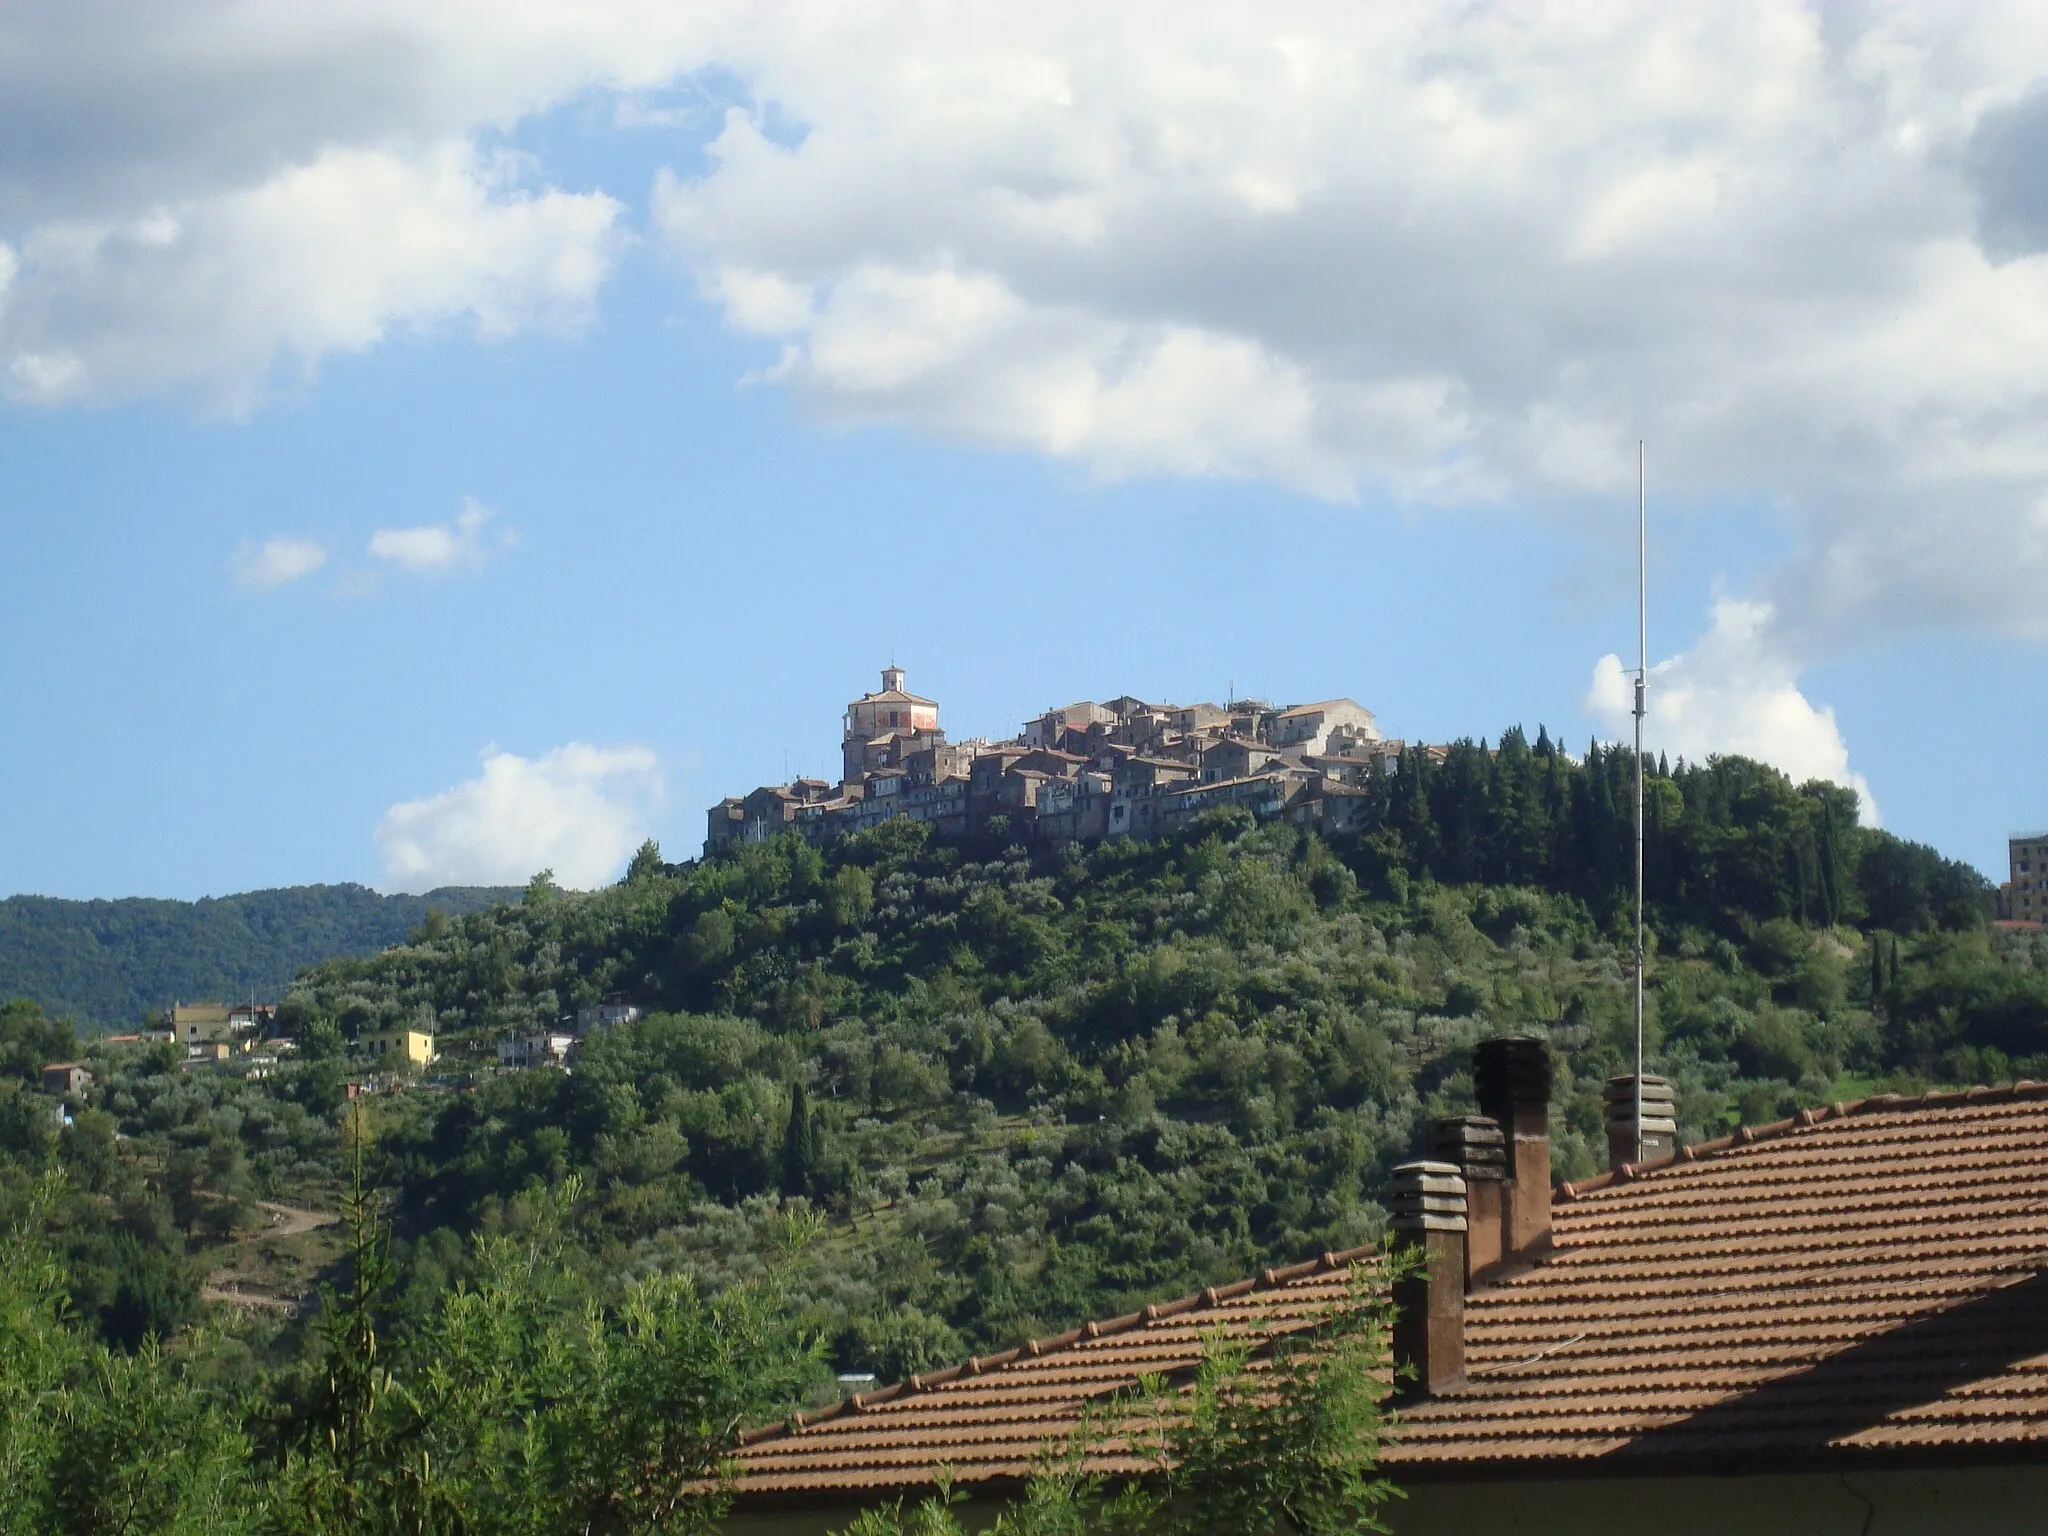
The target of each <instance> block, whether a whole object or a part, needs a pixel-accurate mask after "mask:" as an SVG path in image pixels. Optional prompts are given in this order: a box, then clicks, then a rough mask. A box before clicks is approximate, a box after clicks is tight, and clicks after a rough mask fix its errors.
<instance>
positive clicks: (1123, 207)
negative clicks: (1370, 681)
mask: <svg viewBox="0 0 2048 1536" xmlns="http://www.w3.org/2000/svg"><path fill="white" fill-rule="evenodd" d="M709 78H716V79H719V80H722V81H723V80H737V81H739V82H741V83H742V88H743V89H744V91H745V92H746V93H747V94H748V98H749V99H748V103H747V106H746V108H745V109H744V110H739V111H735V112H733V113H731V114H730V115H729V116H728V117H727V118H726V119H725V121H724V123H723V125H722V127H720V129H719V131H718V132H717V135H716V138H715V140H714V141H713V142H712V144H711V145H710V147H709V157H708V160H706V161H705V162H704V168H703V170H702V173H701V174H693V175H691V176H688V177H678V176H675V175H665V176H664V177H662V178H661V179H660V181H659V182H658V184H657V187H656V189H655V192H654V196H653V203H652V215H653V219H654V222H655V224H656V225H657V227H658V229H659V231H660V232H661V235H662V237H663V238H664V240H665V241H666V243H667V245H668V247H669V249H670V250H671V251H672V252H673V253H674V254H675V256H676V258H677V259H678V260H679V261H680V262H681V263H682V264H683V265H684V266H685V267H686V268H687V269H688V271H689V273H690V275H691V278H692V280H693V281H694V282H695V283H696V284H697V286H698V290H699V291H700V292H702V293H703V294H705V295H706V296H707V297H708V298H710V299H711V301H712V302H714V303H717V304H719V305H721V306H722V307H723V309H724V312H725V314H726V315H727V317H728V319H729V321H730V323H731V324H732V325H733V326H734V327H735V328H737V329H739V330H742V331H745V332H747V333H749V334H754V335H760V336H764V337H772V338H775V339H776V340H777V341H778V343H779V344H780V360H779V361H778V362H777V363H776V364H775V366H774V367H773V368H772V369H771V370H769V371H768V373H767V376H768V377H772V378H774V379H777V380H779V381H781V382H782V383H783V384H784V385H785V386H786V387H788V388H790V389H791V390H793V391H795V392H796V393H797V394H799V395H800V396H801V397H802V398H803V399H804V400H805V401H806V402H808V403H809V404H810V405H811V407H812V408H813V409H815V410H816V411H817V412H818V413H819V414H820V415H821V416H823V417H825V418H827V419H830V420H837V421H851V422H860V421H889V422H896V423H901V424H904V425H907V426H909V427H912V428H915V429H921V430H924V431H928V432H931V433H935V434H941V435H945V436H949V437H953V438H958V439H962V440H966V441H970V442H975V443H983V444H990V445H995V446H1001V447H1021V448H1025V449H1029V450H1031V451H1034V452H1038V453H1043V454H1048V455H1053V456H1056V457H1060V458H1063V459H1067V460H1070V461H1073V462H1075V463H1078V464H1082V465H1085V466H1087V467H1088V468H1089V469H1091V470H1092V471H1094V472H1096V473H1099V474H1102V475H1106V476H1116V475H1134V474H1146V475H1153V474H1175V475H1183V474H1184V475H1222V476H1237V477H1255V478H1264V479H1269V480H1273V481H1277V482H1280V483H1283V484H1288V485H1292V486H1297V487H1300V488H1302V489H1304V490H1307V491H1309V492H1311V493H1313V494H1317V495H1321V496H1326V497H1330V498H1332V499H1337V500H1342V499H1345V498H1348V497H1351V496H1356V495H1366V496H1373V495H1380V494H1385V495H1390V496H1392V497H1394V498H1397V499H1399V500H1401V501H1403V502H1406V503H1408V504H1411V505H1420V504H1430V503H1475V502H1479V503H1489V502H1500V503H1512V504H1514V505H1516V506H1517V507H1523V506H1527V507H1533V508H1536V509H1538V510H1543V511H1546V512H1547V513H1548V514H1549V515H1552V516H1555V517H1560V518H1567V519H1573V520H1584V519H1588V518H1600V517H1606V516H1609V515H1613V514H1619V513H1621V511H1622V509H1623V508H1624V507H1625V505H1626V501H1627V493H1628V485H1627V478H1628V460H1629V458H1630V456H1631V455H1630V453H1629V451H1628V450H1629V448H1630V447H1631V446H1632V444H1633V442H1634V441H1635V439H1636V438H1637V437H1639V436H1640V437H1647V438H1648V439H1649V440H1650V443H1651V446H1652V455H1653V457H1652V463H1653V466H1654V469H1655V474H1656V479H1655V480H1654V481H1653V486H1654V490H1655V492H1656V494H1657V496H1658V498H1659V499H1660V501H1662V502H1663V503H1664V504H1665V505H1667V506H1675V505H1679V504H1695V505H1697V504H1702V503H1708V502H1711V501H1712V500H1714V499H1716V498H1737V499H1743V500H1752V499H1756V498H1765V499H1769V500H1771V501H1772V502H1774V503H1775V504H1776V505H1778V506H1779V507H1781V508H1782V509H1783V512H1784V516H1785V517H1786V519H1787V520H1788V522H1789V524H1790V526H1791V528H1792V531H1793V533H1794V536H1795V543H1796V546H1797V547H1796V553H1795V554H1794V555H1793V556H1792V557H1791V558H1790V560H1789V561H1788V562H1787V563H1786V564H1785V565H1784V567H1783V568H1782V569H1781V570H1779V571H1778V572H1777V573H1776V574H1775V575H1774V576H1773V577H1771V578H1770V579H1769V580H1768V581H1766V582H1765V583H1763V585H1762V587H1761V589H1760V591H1759V593H1758V594H1757V595H1758V597H1759V598H1760V599H1761V600H1763V601H1765V602H1767V603H1769V604H1770V606H1771V609H1772V613H1773V618H1772V620H1771V625H1772V627H1773V630H1774V633H1775V636H1776V638H1775V639H1774V641H1773V643H1774V644H1775V645H1777V646H1778V647H1779V648H1780V649H1781V650H1782V651H1783V652H1784V653H1785V654H1788V655H1792V654H1797V655H1800V656H1802V657H1806V656H1813V655H1818V654H1823V653H1825V652H1827V651H1828V650H1830V649H1833V648H1839V647H1843V646H1849V645H1855V644H1858V643H1861V642H1862V641H1864V640H1865V639H1867V638H1868V637H1869V636H1870V635H1871V634H1873V633H1876V632H1878V631H1880V630H1883V631H1888V632H1896V631H1897V630H1898V629H1900V628H1902V627H1909V626H1915V625H1920V626H1942V625H1950V626H1954V625H1963V626H1975V627H1984V628H1990V629H1994V630H1999V631H2003V632H2005V633H2007V634H2012V635H2017V636H2022V637H2027V638H2030V639H2034V640H2048V608H2044V607H2043V605H2042V604H2041V603H2040V601H2039V597H2038V594H2039V593H2040V592H2041V591H2042V590H2043V588H2044V585H2048V510H2044V509H2048V437H2044V436H2043V435H2042V434H2040V433H2039V432H2037V431H2036V430H2035V423H2037V422H2038V421H2039V420H2040V419H2041V417H2042V415H2043V414H2044V412H2048V198H2044V197H2043V196H2042V195H2041V194H2040V192H2039V186H2040V177H2039V175H2038V166H2039V164H2040V163H2041V160H2042V157H2043V154H2044V153H2048V94H2044V93H2043V91H2042V90H2041V88H2040V82H2042V81H2044V80H2048V11H2044V10H2043V9H2042V8H2041V7H2039V6H2038V5H2031V4H2023V3H2020V0H1979V3H1974V4H1941V5H1936V4H1932V3H1921V4H1918V5H1913V4H1902V5H1893V6H1868V7H1866V6H1835V5H1826V4H1823V3H1819V0H1814V3H1810V4H1806V5H1798V4H1775V3H1769V0H1761V3H1752V4H1739V5H1725V6H1697V5H1695V6H1672V5H1668V4H1662V3H1658V0H1615V3H1612V4H1605V5H1601V6H1588V5H1585V4H1583V3H1579V0H1549V3H1521V0H1498V3H1485V0H1481V3H1476V4H1470V5H1456V6H1446V5H1431V4H1423V3H1392V4H1381V5H1369V6H1348V7H1336V6H1328V5H1324V4H1319V3H1313V0H1297V3H1283V0H1274V3H1272V4H1267V5H1261V6H1215V7H1210V8H1203V7H1197V6H1173V7H1171V8H1169V7H1166V6H1163V5H1159V4H1146V3H1142V0H1140V3H1132V4H1128V5H1119V6H1113V7H1103V6H1099V5H1081V4H1077V3H1075V4H1056V3H1047V4H1042V5H1035V6H1028V7H1026V6H981V7H975V6H964V7H956V8H950V9H948V8H939V9H932V8H902V7H893V8H892V7H837V8H829V7H816V6H803V7H800V8H799V7H796V6H793V5H789V4H771V3H760V4H751V5H747V6H729V5H721V4H716V3H711V0H706V3H704V4H699V5H691V6H655V5H638V4H623V3H622V4H618V5H613V6H608V7H591V6H582V5H574V4H570V3H568V0H517V3H507V4H496V5H492V6H489V7H484V6H482V5H480V4H477V3H468V0H448V3H446V4H440V5H431V6H422V5H418V4H417V3H400V0H347V3H343V0H301V3H298V4H294V5H292V6H272V7H261V6H243V7H233V8H227V9H220V8H184V7H174V6H167V5H146V6H144V5H136V6H134V7H133V8H132V9H131V10H129V11H128V12H126V13H125V14H124V16H123V18H122V22H121V24H119V25H112V24H108V22H107V21H106V20H105V18H104V15H103V14H102V13H100V12H98V11H96V10H94V9H93V8H87V7H77V6H50V7H15V8H12V9H11V10H9V11H8V13H7V14H6V16H5V17H4V18H0V391H4V392H6V393H7V394H9V395H11V396H12V397H13V398H15V399H19V400H25V401H36V402H43V403H61V402H64V401H88V402H91V401H100V400H109V399H118V398H124V397H127V396H132V395H138V394H152V393H164V392H176V391H190V392H196V393H198V394H199V395H201V396H202V397H204V398H205V399H207V400H209V401H211V402H213V403H214V404H215V405H217V406H219V407H221V408H224V409H228V410H231V411H232V410H240V409H246V408H247V407H248V406H249V405H250V404H252V403H253V402H255V401H257V400H259V399H260V398H261V396H262V393H263V390H264V389H265V387H266V385H267V384H268V383H270V382H271V381H272V380H273V379H274V378H275V377H276V376H277V375H279V374H280V373H282V374H283V375H284V376H286V377H290V376H292V375H294V374H303V372H304V371H305V370H308V369H310V368H312V367H313V366H314V365H315V364H316V363H317V362H318V360H319V359H320V358H321V357H322V356H324V355H327V354H328V353H331V352H334V351H337V350H341V351H347V350H356V349H361V348H364V347H368V346H372V345H374V344H375V343H376V342H377V341H378V340H379V339H380V338H382V337H385V336H387V335H390V334H392V333H393V332H394V331H395V330H402V329H407V328H420V327H445V326H449V325H459V326H461V327H464V328H466V329H471V330H474V331H476V332H478V333H480V334H484V335H495V334H502V333H504V332H507V331H512V330H517V329H521V328H524V327H528V326H534V325H557V326H575V325H577V324H579V323H581V322H582V321H583V320H584V319H585V318H586V317H587V316H588V314H589V313H590V311H591V308H592V306H593V305H594V303H595V302H596V296H597V294H598V293H599V291H600V289H601V286H602V284H603V282H604V281H605V278H606V275H607V273H608V272H609V270H610V268H611V264H612V262H613V260H614V258H615V253H616V250H617V248H618V246H619V244H620V242H621V240H622V239H623V238H624V236H622V234H621V232H620V225H621V223H622V217H623V213H622V208H621V205H620V204H619V203H618V202H617V201H616V200H615V197H616V196H618V195H638V192H639V189H638V188H637V187H613V188H610V189H609V191H607V192H600V191H595V190H589V191H566V190H563V189H561V188H559V187H555V186H551V185H550V184H549V183H548V180H547V176H546V174H545V169H544V167H541V166H538V165H536V164H534V163H531V162H528V161H525V160H522V159H520V158H518V157H516V156H512V155H509V154H501V153H494V152H493V151H492V150H491V149H490V148H489V146H490V145H492V144H495V143H500V142H502V141H503V139H504V137H505V133H506V130H509V129H512V128H515V127H516V126H517V125H518V124H520V123H521V122H522V121H523V120H525V119H528V118H530V117H532V116H533V115H534V114H536V113H540V112H544V111H547V110H549V109H551V108H554V107H557V106H559V105H560V104H562V103H564V102H568V101H571V100H574V99H578V98H579V97H581V96H585V95H588V94H591V93H596V94H597V95H599V96H601V97H603V98H606V99H607V100H608V101H609V103H610V105H611V107H612V111H611V113H610V116H609V120H610V121H611V122H613V123H614V124H615V125H620V126H618V127H617V128H616V129H615V131H618V132H622V133H624V132H635V133H652V132H665V131H671V129H672V128H673V127H681V126H684V125H687V124H688V123H690V122H692V121H695V118H694V116H693V114H692V113H691V112H688V111H685V112H681V113H678V112H676V111H675V110H673V102H674V101H675V100H677V99H679V98H678V95H677V89H678V86H679V85H680V86H681V87H682V94H683V95H684V96H687V95H689V93H690V91H691V90H692V89H693V88H694V85H695V84H701V82H702V81H703V80H704V79H709ZM722 88H723V87H721V89H722ZM604 120H606V119H605V117H604V114H601V113H600V114H593V116H592V118H591V121H604ZM697 148H698V146H696V145H694V144H689V145H682V146H679V147H678V149H677V153H676V156H675V163H677V164H679V165H680V164H684V163H686V162H690V161H693V160H694V158H695V151H696V149H697Z"/></svg>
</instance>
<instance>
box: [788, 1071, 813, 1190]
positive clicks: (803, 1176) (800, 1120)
mask: <svg viewBox="0 0 2048 1536" xmlns="http://www.w3.org/2000/svg"><path fill="white" fill-rule="evenodd" d="M817 1171H818V1122H817V1119H816V1118H815V1117H814V1116H813V1115H812V1114H811V1104H810V1099H809V1097H808V1096H807V1095H806V1094H805V1093H804V1085H803V1084H802V1083H795V1084H792V1085H791V1087H790V1090H789V1125H788V1128H787V1129H786V1130H784V1132H783V1133H782V1192H783V1194H784V1195H786V1196H789V1197H791V1198H794V1197H795V1196H797V1195H807V1194H809V1193H810V1192H811V1187H812V1181H813V1179H814V1178H815V1177H816V1175H817Z"/></svg>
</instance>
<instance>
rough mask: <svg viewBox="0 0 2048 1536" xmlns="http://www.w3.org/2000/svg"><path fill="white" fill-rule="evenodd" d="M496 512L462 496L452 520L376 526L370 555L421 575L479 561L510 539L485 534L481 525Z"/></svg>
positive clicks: (470, 497) (509, 537)
mask: <svg viewBox="0 0 2048 1536" xmlns="http://www.w3.org/2000/svg"><path fill="white" fill-rule="evenodd" d="M496 515H497V514H496V513H494V512H492V511H491V509H490V508H489V507H487V506H485V505H484V504H483V503H482V502H480V501H478V500H477V499H476V498H475V497H474V496H465V497H463V498H462V509H461V510H460V511H459V512H457V513H456V514H455V521H454V522H452V523H429V524H427V525H425V526H424V527H420V528H379V529H378V530H377V531H376V532H375V533H373V534H371V535H370V558H371V559H373V560H383V561H386V562H388V563H389V564H392V565H395V566H398V567H400V568H401V569H403V570H408V571H411V572H413V573H414V574H415V575H420V576H436V575H444V574H446V573H448V572H450V571H455V570H461V569H463V568H465V567H470V566H477V565H481V564H482V563H483V562H484V559H485V557H486V556H487V555H489V554H490V553H491V552H492V551H493V550H494V549H503V548H505V547H506V546H507V545H508V544H509V543H510V542H511V539H512V536H511V535H509V534H507V535H503V536H501V537H500V538H498V539H496V540H487V539H486V538H485V537H484V525H485V524H487V523H488V522H490V520H491V519H492V518H493V517H495V516H496Z"/></svg>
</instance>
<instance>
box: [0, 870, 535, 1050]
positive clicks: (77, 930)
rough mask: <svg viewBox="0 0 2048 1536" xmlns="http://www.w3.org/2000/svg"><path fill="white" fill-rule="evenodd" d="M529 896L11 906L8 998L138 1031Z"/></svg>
mask: <svg viewBox="0 0 2048 1536" xmlns="http://www.w3.org/2000/svg"><path fill="white" fill-rule="evenodd" d="M517 895H518V892H517V891H505V890H499V889H495V888H490V887H482V886H458V887H449V888H446V889H443V890H438V891H429V892H428V893H427V894H426V895H424V896H404V895H398V896H384V895H380V894H378V893H377V892H376V891H373V890H371V889H370V888H369V887H367V886H362V885H298V886H289V887H286V888H283V889H279V890H268V891H249V892H246V893H244V894H243V895H239V896H219V897H207V898H204V899H202V900H199V901H162V900H156V899H152V898H146V897H134V898H129V899H125V900H120V901H64V900H60V899H58V898H56V897H51V896H10V897H8V898H7V899H6V900H4V901H0V998H10V997H26V998H30V999H32V1000H33V1001H35V1002H36V1003H38V1004H40V1005H41V1006H42V1007H44V1008H45V1009H47V1010H49V1011H50V1012H52V1013H57V1014H63V1015H67V1016H69V1017H71V1018H74V1019H76V1020H77V1021H78V1022H79V1023H80V1024H84V1025H94V1026H98V1027H101V1028H123V1029H125V1028H130V1027H132V1026H133V1025H134V1024H135V1022H136V1021H137V1019H139V1018H140V1017H141V1016H142V1014H143V1013H145V1012H147V1011H151V1010H155V1009H161V1008H164V1007H167V1006H168V1005H169V1004H170V1003H171V1002H172V1001H174V1000H181V999H182V1000H185V1001H193V1000H198V999H222V1000H228V1001H233V1000H234V999H237V998H247V997H249V996H250V994H251V993H252V992H253V993H254V994H255V995H256V996H257V997H259V998H262V999H266V1000H268V999H274V998H275V997H276V996H277V995H278V993H279V992H281V991H282V990H283V988H284V985H285V983H286V982H288V981H289V980H291V978H292V977H293V976H295V975H296V974H298V972H299V971H301V970H303V969H305V967H307V966H309V965H312V964H314V963H315V962H317V961H320V960H325V959H327V958H329V957H330V956H333V955H366V954H370V953H372V952H374V951H376V950H380V949H383V948H386V947H387V946H389V945H392V944H397V943H400V942H401V941H403V940H404V938H405V936H406V934H408V933H409V932H411V930H412V929H413V928H414V927H415V926H417V925H418V924H419V922H420V921H421V920H422V919H423V918H424V917H425V916H426V915H427V913H428V911H429V910H439V911H443V912H449V913H456V914H462V913H469V912H475V911H479V910H481V909H482V908H484V907H487V906H489V905H490V904H491V903H492V902H494V901H503V900H505V899H507V898H508V897H516V896H517Z"/></svg>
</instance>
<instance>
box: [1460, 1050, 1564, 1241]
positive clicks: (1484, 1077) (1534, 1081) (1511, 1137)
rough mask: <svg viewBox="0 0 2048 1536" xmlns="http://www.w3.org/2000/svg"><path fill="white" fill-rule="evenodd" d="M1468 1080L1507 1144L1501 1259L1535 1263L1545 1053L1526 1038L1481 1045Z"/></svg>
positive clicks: (1542, 1229)
mask: <svg viewBox="0 0 2048 1536" xmlns="http://www.w3.org/2000/svg"><path fill="white" fill-rule="evenodd" d="M1472 1080H1473V1086H1474V1087H1475V1088H1476V1089H1477V1090H1478V1098H1479V1112H1480V1113H1481V1114H1482V1115H1484V1116H1486V1117H1487V1118H1488V1119H1489V1120H1492V1121H1493V1122H1494V1123H1495V1124H1497V1125H1499V1127H1500V1129H1501V1134H1502V1136H1503V1138H1504V1139H1505V1142H1506V1153H1507V1175H1508V1176H1507V1190H1506V1206H1507V1209H1506V1211H1505V1213H1504V1215H1503V1217H1502V1221H1501V1233H1502V1238H1501V1249H1502V1252H1501V1260H1502V1262H1503V1263H1508V1264H1512V1263H1514V1262H1516V1261H1517V1260H1521V1259H1529V1258H1534V1257H1535V1256H1536V1255H1538V1254H1540V1253H1542V1252H1543V1251H1544V1250H1545V1249H1546V1248H1548V1247H1549V1246H1550V1049H1549V1047H1548V1046H1546V1045H1545V1044H1544V1043H1543V1042H1542V1041H1541V1040H1532V1039H1530V1038H1529V1037H1528V1036H1527V1035H1507V1036H1504V1037H1502V1038H1500V1039H1496V1040H1482V1041H1480V1042H1479V1044H1478V1045H1476V1046H1475V1047H1473V1050H1472Z"/></svg>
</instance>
